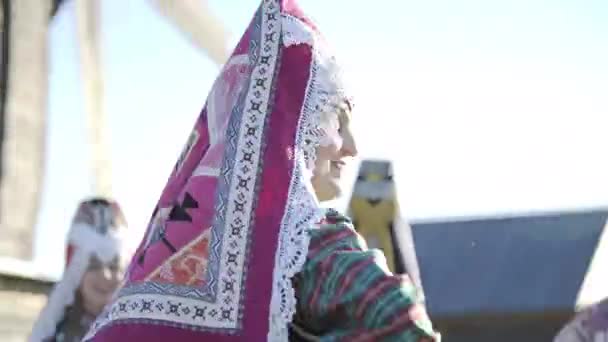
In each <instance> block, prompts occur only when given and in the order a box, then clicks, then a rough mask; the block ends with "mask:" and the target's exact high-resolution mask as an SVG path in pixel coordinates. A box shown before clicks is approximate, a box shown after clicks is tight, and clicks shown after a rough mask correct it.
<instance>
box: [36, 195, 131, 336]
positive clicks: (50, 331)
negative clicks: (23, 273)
mask: <svg viewBox="0 0 608 342" xmlns="http://www.w3.org/2000/svg"><path fill="white" fill-rule="evenodd" d="M125 226H126V222H125V218H124V215H123V213H122V211H121V210H120V208H119V206H118V204H117V203H115V202H112V201H109V200H107V199H104V198H94V199H90V200H86V201H84V202H82V203H81V204H80V206H79V207H78V210H77V211H76V215H75V216H74V219H73V221H72V227H71V229H70V232H69V236H68V244H67V253H66V259H67V266H66V270H65V272H64V274H63V277H62V279H61V280H60V281H59V282H58V283H57V284H56V285H55V287H54V288H53V291H52V292H51V294H50V296H49V299H48V302H47V305H46V306H45V308H44V309H43V310H42V312H41V313H40V316H39V318H38V320H37V321H36V323H35V325H34V328H33V330H32V334H31V336H30V341H32V342H40V341H70V342H71V341H80V340H81V339H82V337H83V336H84V334H85V333H86V332H87V330H88V328H89V325H90V324H91V323H92V322H93V321H94V319H95V317H96V316H97V315H98V314H99V313H100V312H101V311H102V310H103V307H104V306H105V305H106V304H108V303H109V302H110V298H111V296H112V294H113V293H114V291H115V290H116V288H117V287H118V284H119V281H120V277H121V274H122V265H123V264H124V262H122V260H124V258H123V259H121V257H124V255H123V251H122V241H121V240H122V237H121V233H122V231H123V230H124V228H125Z"/></svg>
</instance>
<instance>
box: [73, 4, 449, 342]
mask: <svg viewBox="0 0 608 342" xmlns="http://www.w3.org/2000/svg"><path fill="white" fill-rule="evenodd" d="M352 103H353V102H352V100H351V99H350V98H349V96H348V93H347V91H346V89H345V88H344V83H343V79H342V75H341V72H340V69H339V67H338V65H337V63H336V60H335V58H334V56H333V54H331V52H330V51H329V49H328V47H327V45H326V44H325V41H324V40H323V38H322V36H321V35H320V34H319V32H318V31H317V29H316V27H315V26H314V25H312V24H311V23H310V21H309V20H308V19H307V18H306V17H305V16H304V14H303V13H302V12H301V10H300V9H299V7H298V6H297V5H296V4H295V2H294V1H287V0H282V1H279V0H264V1H263V2H262V4H261V5H260V7H259V9H258V11H257V12H256V13H255V15H254V17H253V20H252V23H251V24H250V25H249V27H248V28H247V30H246V32H245V34H244V35H243V37H242V38H241V40H240V42H239V43H238V45H237V47H236V48H235V50H234V52H233V54H232V56H231V57H230V58H229V59H228V61H227V62H226V64H225V65H224V67H223V69H222V71H221V73H220V75H219V77H218V78H217V79H216V81H215V83H214V85H213V88H212V90H211V92H210V94H209V96H208V98H207V103H206V105H205V107H204V108H203V110H202V112H201V114H200V116H199V118H198V120H197V122H196V123H195V127H194V130H193V132H192V134H191V135H190V137H189V138H188V140H187V143H186V146H185V148H184V150H183V152H182V154H181V156H180V157H179V159H178V161H177V163H176V165H175V168H174V170H173V172H172V174H171V176H170V177H169V180H168V183H167V185H166V187H165V189H164V191H163V193H162V195H161V198H160V199H159V201H158V204H157V207H156V209H155V210H154V213H153V215H152V219H151V222H150V224H149V226H148V229H147V232H146V234H145V236H144V238H143V240H142V243H141V245H140V247H139V248H138V250H137V252H136V254H135V256H134V258H133V260H132V262H131V265H130V266H129V269H128V271H127V273H126V281H125V283H124V286H123V287H122V288H121V289H120V290H119V291H118V294H117V296H116V297H115V299H114V301H113V303H112V304H111V305H109V306H108V307H106V310H105V311H104V313H102V315H100V317H99V318H98V319H97V321H96V322H95V323H94V324H93V325H92V327H91V330H90V331H89V333H88V334H87V337H85V340H92V341H119V342H120V341H135V340H155V341H160V340H162V341H216V342H222V341H273V342H274V341H287V340H289V339H291V340H301V339H305V340H307V339H313V340H322V341H329V340H331V341H335V340H349V341H357V340H359V341H382V340H396V341H435V340H437V338H438V336H437V335H436V334H435V333H434V332H433V331H432V327H431V324H430V321H429V320H428V317H427V316H426V314H425V313H424V309H423V308H422V306H421V305H419V303H418V299H417V293H416V289H415V286H414V285H413V284H412V282H411V281H410V280H409V279H408V278H407V277H406V276H394V275H393V274H392V273H390V272H389V271H388V269H387V266H386V262H385V260H384V257H383V256H382V254H381V253H378V252H374V251H369V250H367V248H366V247H365V245H364V243H363V240H362V239H361V238H360V236H358V235H357V234H356V232H355V231H354V229H353V228H352V225H351V223H350V220H349V219H347V218H346V217H344V216H342V215H340V214H338V213H336V212H335V211H331V210H330V211H327V210H326V209H323V208H321V207H320V205H319V201H324V200H329V199H332V198H334V197H335V196H337V195H338V194H339V192H340V185H339V180H340V177H341V174H342V172H343V168H344V167H345V160H346V159H347V158H348V157H352V156H354V155H356V154H357V147H356V144H355V140H354V137H353V136H352V134H351V131H350V126H349V123H350V120H351V119H352V114H351V107H352ZM296 299H297V300H296ZM290 328H291V329H290Z"/></svg>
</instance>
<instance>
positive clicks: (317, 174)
mask: <svg viewBox="0 0 608 342" xmlns="http://www.w3.org/2000/svg"><path fill="white" fill-rule="evenodd" d="M329 120H330V122H329V123H326V124H324V125H323V126H324V127H323V130H324V131H325V134H326V137H327V139H326V140H325V141H323V143H322V144H321V146H319V147H318V148H317V160H316V162H315V167H314V169H313V177H312V185H313V188H314V189H315V192H316V194H317V198H318V199H319V201H329V200H332V199H335V198H336V197H338V196H339V195H340V194H341V193H342V189H341V185H340V179H341V177H342V173H343V170H344V168H345V167H346V159H347V158H348V157H355V156H356V155H357V145H356V143H355V138H354V136H353V133H352V131H351V127H350V121H351V111H350V109H348V107H347V106H342V107H340V108H339V109H338V113H337V115H334V116H333V117H332V118H330V119H329Z"/></svg>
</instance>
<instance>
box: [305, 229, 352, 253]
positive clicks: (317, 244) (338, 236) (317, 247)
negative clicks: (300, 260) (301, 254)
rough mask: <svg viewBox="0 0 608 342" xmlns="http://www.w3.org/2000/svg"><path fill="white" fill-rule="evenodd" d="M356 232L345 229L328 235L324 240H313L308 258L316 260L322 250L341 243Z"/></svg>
mask: <svg viewBox="0 0 608 342" xmlns="http://www.w3.org/2000/svg"><path fill="white" fill-rule="evenodd" d="M353 235H354V232H352V231H350V230H348V229H343V230H340V231H337V232H335V233H333V234H326V235H324V236H323V238H322V239H311V241H310V246H309V247H308V258H309V259H312V258H314V257H315V256H316V255H317V254H318V253H319V252H320V251H321V250H323V249H324V248H326V247H327V246H329V245H332V244H334V243H335V242H336V241H340V240H342V239H344V238H346V237H349V236H353Z"/></svg>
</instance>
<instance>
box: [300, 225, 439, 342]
mask: <svg viewBox="0 0 608 342" xmlns="http://www.w3.org/2000/svg"><path fill="white" fill-rule="evenodd" d="M310 234H311V241H310V246H309V252H308V257H307V261H306V264H305V265H304V267H303V269H302V271H301V272H300V273H299V274H298V275H296V277H295V279H294V287H295V289H296V296H297V298H298V307H297V310H296V312H297V313H296V317H295V319H294V323H295V324H297V325H298V326H300V327H304V328H305V329H306V330H307V331H308V332H311V333H312V334H314V335H316V336H317V337H318V338H317V339H316V340H318V341H355V342H367V341H405V342H436V341H439V340H440V336H439V334H437V333H435V332H434V331H433V328H432V325H431V321H430V320H429V318H428V316H427V315H426V311H425V309H424V307H423V305H421V304H419V303H418V301H417V298H416V289H415V287H414V284H413V283H412V282H411V281H410V280H409V278H408V277H407V276H397V275H393V274H391V273H390V272H389V271H388V267H387V266H386V260H385V259H384V256H383V255H382V253H381V252H378V251H373V250H368V249H367V247H366V246H365V243H364V242H363V240H362V238H361V237H360V236H359V235H358V234H357V233H356V232H355V231H354V230H353V229H352V225H351V224H350V221H349V220H348V219H347V218H345V217H343V216H340V215H338V214H337V213H334V214H333V217H328V223H327V224H324V225H322V226H321V228H320V229H316V230H314V231H312V232H311V233H310Z"/></svg>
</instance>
